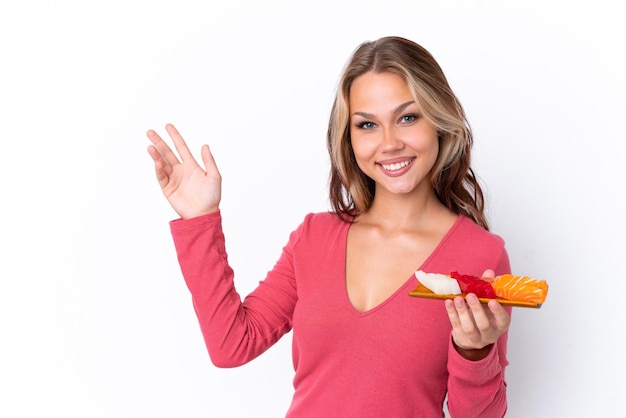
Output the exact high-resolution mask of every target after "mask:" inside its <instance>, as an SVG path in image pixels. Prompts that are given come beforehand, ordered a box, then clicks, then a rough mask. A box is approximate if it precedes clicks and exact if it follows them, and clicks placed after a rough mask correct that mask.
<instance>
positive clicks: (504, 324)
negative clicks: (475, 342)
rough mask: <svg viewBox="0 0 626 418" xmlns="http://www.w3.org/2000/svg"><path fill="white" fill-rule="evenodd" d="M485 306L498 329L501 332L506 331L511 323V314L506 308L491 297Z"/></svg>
mask: <svg viewBox="0 0 626 418" xmlns="http://www.w3.org/2000/svg"><path fill="white" fill-rule="evenodd" d="M487 306H488V307H489V310H490V311H491V313H492V314H493V319H494V322H495V324H496V327H497V328H498V330H500V331H501V332H504V331H506V329H507V328H508V327H509V325H510V324H511V316H510V315H509V313H508V312H507V311H506V309H504V307H503V306H502V305H501V304H500V303H499V302H498V301H497V300H493V299H492V300H490V301H489V303H488V304H487Z"/></svg>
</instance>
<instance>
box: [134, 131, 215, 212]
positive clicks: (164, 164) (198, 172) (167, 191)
mask: <svg viewBox="0 0 626 418" xmlns="http://www.w3.org/2000/svg"><path fill="white" fill-rule="evenodd" d="M165 129H166V131H167V133H168V134H169V136H170V138H171V139H172V141H173V143H174V147H175V148H176V151H177V152H178V154H179V155H180V160H179V159H178V157H177V156H176V154H174V152H173V151H172V150H171V148H170V147H169V146H168V145H167V144H166V143H165V141H163V139H162V138H161V137H160V136H159V134H157V133H156V132H155V131H153V130H149V131H148V132H147V134H146V135H147V136H148V139H150V141H151V142H152V145H150V146H149V147H148V153H149V154H150V156H151V157H152V159H153V160H154V170H155V173H156V178H157V181H158V182H159V185H160V186H161V191H162V192H163V194H164V195H165V198H166V199H167V201H168V202H169V203H170V205H171V206H172V208H174V210H175V211H176V213H178V215H179V216H180V217H181V218H183V219H189V218H193V217H196V216H200V215H205V214H207V213H210V212H213V211H216V210H217V209H219V203H220V200H221V197H222V193H221V190H222V176H221V175H220V172H219V170H218V169H217V165H216V164H215V160H214V159H213V155H212V154H211V151H210V150H209V146H208V145H203V146H202V148H201V156H202V162H203V164H204V169H203V168H202V167H200V165H199V164H198V162H197V161H196V160H195V159H194V157H193V155H192V154H191V152H190V151H189V148H188V147H187V144H186V143H185V141H184V140H183V138H182V136H181V135H180V133H178V130H176V128H175V127H174V125H171V124H167V125H166V126H165Z"/></svg>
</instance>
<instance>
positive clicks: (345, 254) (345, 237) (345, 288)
mask: <svg viewBox="0 0 626 418" xmlns="http://www.w3.org/2000/svg"><path fill="white" fill-rule="evenodd" d="M463 218H464V216H463V215H461V214H459V215H457V218H456V219H455V221H454V223H453V224H452V226H451V227H450V228H449V229H448V231H447V232H446V233H445V234H444V236H443V237H442V238H441V239H440V240H439V242H438V243H437V245H436V246H435V248H434V249H433V250H432V251H431V253H430V254H429V255H428V257H426V258H425V259H424V261H423V262H422V264H421V265H419V266H417V268H416V269H415V271H417V270H423V269H424V268H425V267H426V266H427V265H428V263H429V262H430V260H431V259H432V258H433V257H434V256H435V255H436V254H437V253H438V252H439V251H440V249H441V248H442V247H443V246H444V244H445V242H446V241H447V240H448V238H449V237H450V235H452V233H453V232H454V230H455V229H456V228H457V227H458V225H459V224H460V223H461V221H462V220H463ZM351 226H352V223H350V222H348V225H347V226H346V228H345V231H344V234H343V240H344V242H343V247H344V251H343V259H342V265H343V274H342V277H343V280H342V283H341V284H342V286H341V288H342V289H343V299H344V300H345V302H346V303H347V305H348V307H349V309H350V310H351V311H352V312H353V313H354V314H355V315H356V316H358V317H366V316H368V315H371V314H373V313H375V312H376V311H378V310H380V309H382V308H383V307H384V306H385V305H387V304H388V303H390V302H391V301H392V300H393V299H395V298H396V297H397V296H398V294H400V293H401V292H402V291H403V290H404V289H405V288H406V287H407V286H408V285H409V284H410V283H411V282H413V281H414V280H416V278H415V274H414V273H411V275H410V276H409V277H408V278H407V279H406V281H404V282H403V283H402V284H401V285H400V286H399V287H398V288H397V289H396V290H395V291H394V292H392V293H391V294H390V295H389V296H388V297H387V298H385V299H383V300H382V301H381V302H380V303H379V304H377V305H375V306H373V307H371V308H370V309H367V310H365V311H361V310H359V309H357V308H356V307H355V306H354V305H353V304H352V301H351V300H350V295H349V294H348V275H347V267H348V266H347V261H348V233H349V231H350V227H351Z"/></svg>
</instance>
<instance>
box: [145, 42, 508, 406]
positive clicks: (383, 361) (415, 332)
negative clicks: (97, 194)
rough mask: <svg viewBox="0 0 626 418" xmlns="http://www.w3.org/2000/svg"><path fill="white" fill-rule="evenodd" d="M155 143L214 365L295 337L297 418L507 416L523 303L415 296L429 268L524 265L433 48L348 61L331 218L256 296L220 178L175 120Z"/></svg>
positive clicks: (299, 238) (479, 272) (318, 218)
mask: <svg viewBox="0 0 626 418" xmlns="http://www.w3.org/2000/svg"><path fill="white" fill-rule="evenodd" d="M166 130H167V132H168V134H169V135H170V137H171V138H172V141H173V143H174V146H175V148H176V150H177V152H178V154H179V156H180V160H179V158H178V157H177V156H176V155H175V154H174V152H173V151H172V150H171V149H170V148H169V147H168V145H166V143H165V142H164V141H163V140H162V139H161V138H160V137H159V135H158V134H156V133H155V132H154V131H152V130H151V131H148V138H149V139H150V141H151V142H152V144H153V145H151V146H150V147H149V148H148V151H149V153H150V155H151V157H152V158H153V160H154V163H155V170H156V176H157V179H158V182H159V184H160V186H161V188H162V191H163V193H164V194H165V196H166V198H167V200H168V201H169V203H170V204H171V205H172V207H173V208H174V209H175V211H176V212H177V213H178V214H179V215H180V219H178V220H175V221H173V222H172V223H171V231H172V234H173V237H174V242H175V245H176V251H177V254H178V259H179V263H180V266H181V269H182V272H183V276H184V278H185V281H186V283H187V286H188V288H189V290H190V291H191V294H192V297H193V304H194V307H195V310H196V313H197V316H198V319H199V322H200V326H201V329H202V332H203V335H204V338H205V341H206V345H207V348H208V351H209V354H210V356H211V359H212V361H213V362H214V363H215V364H216V365H217V366H219V367H234V366H238V365H241V364H244V363H246V362H248V361H250V360H252V359H253V358H255V357H257V356H258V355H260V354H261V353H263V352H264V351H265V350H267V349H268V348H269V347H270V346H272V344H274V343H275V342H276V341H277V340H278V339H279V338H280V337H281V336H282V335H284V334H285V333H287V332H289V331H293V363H294V369H295V376H294V381H293V383H294V389H295V392H294V396H293V400H292V403H291V405H290V407H289V409H288V412H287V416H289V417H327V416H333V417H335V416H336V417H352V416H354V417H360V418H363V417H382V416H385V417H415V416H420V417H441V416H443V407H444V402H446V399H447V406H448V410H449V412H450V414H451V416H453V417H475V416H481V417H501V416H503V415H504V414H505V412H506V406H507V403H506V383H505V380H504V370H505V367H506V365H507V359H506V343H507V330H508V326H509V323H510V309H509V308H504V307H502V306H501V305H500V304H499V303H498V302H496V301H495V300H492V301H490V302H489V303H488V304H481V303H480V302H479V301H478V300H477V298H476V296H475V295H472V294H468V295H466V297H465V298H462V297H460V296H459V297H457V298H455V299H454V300H446V301H440V300H428V299H418V298H412V297H410V296H408V292H409V291H410V290H413V289H414V288H415V286H416V284H417V281H416V278H415V276H414V274H413V273H414V272H415V271H416V270H424V271H427V272H437V273H444V274H449V273H451V272H453V271H459V272H462V273H464V274H471V275H476V276H483V277H487V276H493V275H494V274H504V273H509V272H510V271H509V270H510V267H509V259H508V256H507V253H506V250H505V248H504V242H503V240H502V239H501V238H500V237H498V236H497V235H494V234H492V233H491V232H488V225H487V221H486V218H485V215H484V213H483V195H482V191H481V189H480V186H479V184H478V182H477V180H476V178H475V176H474V174H473V171H472V169H471V167H470V151H471V146H472V135H471V130H470V127H469V124H468V123H467V121H466V118H465V114H464V112H463V109H462V107H461V104H460V103H459V101H458V100H457V98H456V97H455V95H454V93H453V92H452V90H451V89H450V87H449V85H448V83H447V81H446V78H445V76H444V74H443V72H442V71H441V69H440V67H439V65H438V64H437V62H436V61H435V60H434V58H433V57H432V56H431V54H430V53H428V51H426V50H425V49H424V48H422V47H421V46H419V45H417V44H415V43H414V42H411V41H409V40H406V39H403V38H399V37H386V38H382V39H379V40H377V41H374V42H366V43H363V44H362V45H360V46H359V47H358V48H357V49H356V50H355V52H354V54H353V55H352V57H351V59H350V60H349V62H348V64H347V66H346V68H345V70H344V73H343V76H342V78H341V81H340V86H339V89H338V92H337V97H336V100H335V103H334V105H333V109H332V112H331V116H330V122H329V127H328V137H327V140H328V150H329V154H330V159H331V165H332V168H331V176H330V201H331V204H332V207H333V211H332V212H328V213H314V214H309V215H307V216H306V218H305V219H304V221H303V222H302V224H301V225H300V226H299V227H298V228H297V229H296V230H295V231H294V232H292V234H291V235H290V237H289V240H288V242H287V244H286V245H285V247H284V249H283V252H282V254H281V256H280V258H279V260H278V262H277V263H276V265H275V267H274V268H273V269H272V271H271V272H270V273H268V275H267V277H266V278H265V279H264V280H263V281H262V282H261V283H260V285H259V286H258V288H257V289H255V290H254V291H253V292H252V293H251V294H250V295H248V296H247V297H246V298H245V299H244V300H243V302H242V301H241V298H240V296H239V295H238V293H237V292H236V291H235V287H234V284H233V276H234V273H233V270H232V269H231V267H230V266H229V265H228V261H227V257H226V251H225V242H224V236H223V233H222V229H221V217H220V210H219V203H220V196H221V195H220V187H221V176H220V173H219V171H218V169H217V166H216V164H215V161H214V160H213V157H212V155H211V152H210V150H209V148H208V146H206V145H204V146H203V147H202V150H201V155H202V160H203V164H204V168H202V167H201V166H200V165H199V164H198V163H197V162H196V161H195V160H194V158H193V156H192V154H191V152H190V151H189V149H188V148H187V146H186V144H185V142H184V141H183V139H182V137H181V136H180V134H179V133H178V132H177V130H176V129H175V128H174V127H173V126H172V125H167V127H166Z"/></svg>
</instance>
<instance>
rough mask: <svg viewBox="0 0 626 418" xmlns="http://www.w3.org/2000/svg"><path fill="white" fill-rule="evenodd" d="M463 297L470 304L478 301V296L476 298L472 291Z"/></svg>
mask: <svg viewBox="0 0 626 418" xmlns="http://www.w3.org/2000/svg"><path fill="white" fill-rule="evenodd" d="M465 299H467V303H470V304H472V305H473V304H474V303H476V302H478V298H477V297H476V295H475V294H473V293H470V294H469V295H467V296H466V297H465Z"/></svg>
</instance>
